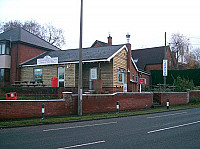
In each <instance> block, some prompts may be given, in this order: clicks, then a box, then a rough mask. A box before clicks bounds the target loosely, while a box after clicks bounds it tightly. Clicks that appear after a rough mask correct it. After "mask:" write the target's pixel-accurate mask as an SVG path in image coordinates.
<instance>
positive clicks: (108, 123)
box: [43, 122, 117, 132]
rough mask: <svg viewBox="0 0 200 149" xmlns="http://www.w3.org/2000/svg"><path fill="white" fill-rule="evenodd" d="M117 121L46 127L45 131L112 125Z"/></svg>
mask: <svg viewBox="0 0 200 149" xmlns="http://www.w3.org/2000/svg"><path fill="white" fill-rule="evenodd" d="M116 123H117V122H109V123H100V124H91V125H82V126H74V127H63V128H55V129H45V130H43V131H45V132H47V131H55V130H63V129H74V128H84V127H93V126H101V125H110V124H116Z"/></svg>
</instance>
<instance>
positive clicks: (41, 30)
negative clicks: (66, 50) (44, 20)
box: [0, 20, 66, 48]
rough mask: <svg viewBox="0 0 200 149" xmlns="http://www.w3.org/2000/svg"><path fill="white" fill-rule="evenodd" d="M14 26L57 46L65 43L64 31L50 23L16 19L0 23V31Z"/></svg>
mask: <svg viewBox="0 0 200 149" xmlns="http://www.w3.org/2000/svg"><path fill="white" fill-rule="evenodd" d="M16 27H21V28H23V29H25V30H27V31H29V32H31V33H32V34H34V35H35V36H38V37H40V38H42V39H44V40H46V41H47V42H49V43H50V44H52V45H54V46H57V47H59V48H61V47H62V46H63V45H65V44H66V41H65V38H64V35H63V34H64V31H63V30H62V29H61V28H56V27H54V26H53V25H51V24H45V25H41V24H39V23H38V22H36V21H33V20H31V21H25V22H24V23H22V22H20V21H18V20H15V21H9V22H6V23H4V22H3V23H0V32H4V31H7V30H10V29H13V28H16Z"/></svg>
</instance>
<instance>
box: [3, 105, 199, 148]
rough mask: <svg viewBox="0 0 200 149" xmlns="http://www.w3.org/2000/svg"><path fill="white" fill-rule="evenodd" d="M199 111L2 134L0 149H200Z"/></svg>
mask: <svg viewBox="0 0 200 149" xmlns="http://www.w3.org/2000/svg"><path fill="white" fill-rule="evenodd" d="M199 147H200V108H196V109H187V110H181V111H173V112H165V113H157V114H150V115H140V116H130V117H124V118H113V119H105V120H96V121H86V122H77V123H65V124H56V125H44V126H34V127H22V128H11V129H2V130H0V148H1V149H11V148H12V149H31V148H34V149H36V148H37V149H40V148H41V149H70V148H81V149H93V148H95V149H146V148H147V149H149V148H150V149H160V148H165V149H168V148H170V149H171V148H172V149H173V148H181V149H188V148H193V149H195V148H199Z"/></svg>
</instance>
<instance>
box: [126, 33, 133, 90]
mask: <svg viewBox="0 0 200 149" xmlns="http://www.w3.org/2000/svg"><path fill="white" fill-rule="evenodd" d="M126 39H127V43H126V47H127V48H128V55H127V91H128V92H131V91H132V88H131V86H130V79H131V74H130V73H131V72H130V70H131V44H130V43H129V40H130V35H129V33H127V35H126Z"/></svg>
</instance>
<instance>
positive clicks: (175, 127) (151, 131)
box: [147, 121, 200, 133]
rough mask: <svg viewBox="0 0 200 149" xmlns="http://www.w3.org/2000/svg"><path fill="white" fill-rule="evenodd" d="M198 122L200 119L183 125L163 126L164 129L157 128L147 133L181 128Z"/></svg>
mask: <svg viewBox="0 0 200 149" xmlns="http://www.w3.org/2000/svg"><path fill="white" fill-rule="evenodd" d="M197 123H200V121H196V122H192V123H187V124H182V125H177V126H172V127H167V128H162V129H157V130H153V131H149V132H147V133H155V132H159V131H164V130H169V129H174V128H179V127H184V126H189V125H193V124H197Z"/></svg>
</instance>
